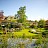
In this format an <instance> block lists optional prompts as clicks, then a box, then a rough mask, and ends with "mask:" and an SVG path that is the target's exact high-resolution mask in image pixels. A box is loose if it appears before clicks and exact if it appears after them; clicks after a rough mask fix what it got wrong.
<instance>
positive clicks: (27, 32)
mask: <svg viewBox="0 0 48 48" xmlns="http://www.w3.org/2000/svg"><path fill="white" fill-rule="evenodd" d="M13 35H17V36H23V35H24V36H34V35H37V34H33V33H30V32H29V29H24V30H21V31H19V32H13Z"/></svg>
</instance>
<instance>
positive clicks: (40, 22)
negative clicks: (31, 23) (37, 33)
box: [38, 19, 45, 28]
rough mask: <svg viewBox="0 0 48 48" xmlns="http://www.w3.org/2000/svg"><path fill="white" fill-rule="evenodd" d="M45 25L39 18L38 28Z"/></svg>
mask: <svg viewBox="0 0 48 48" xmlns="http://www.w3.org/2000/svg"><path fill="white" fill-rule="evenodd" d="M44 26H45V20H42V19H41V20H39V22H38V27H39V28H43V27H44Z"/></svg>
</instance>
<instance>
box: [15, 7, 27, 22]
mask: <svg viewBox="0 0 48 48" xmlns="http://www.w3.org/2000/svg"><path fill="white" fill-rule="evenodd" d="M25 10H26V7H25V6H24V7H20V8H19V11H17V15H16V17H17V18H18V22H19V23H23V22H25V21H26V18H27V16H26V14H25Z"/></svg>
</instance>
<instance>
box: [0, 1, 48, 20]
mask: <svg viewBox="0 0 48 48" xmlns="http://www.w3.org/2000/svg"><path fill="white" fill-rule="evenodd" d="M21 6H22V7H23V6H26V15H27V17H28V19H29V20H40V19H45V20H47V19H48V0H0V10H3V11H4V15H5V16H9V15H15V14H16V13H17V11H18V10H19V8H20V7H21Z"/></svg>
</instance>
